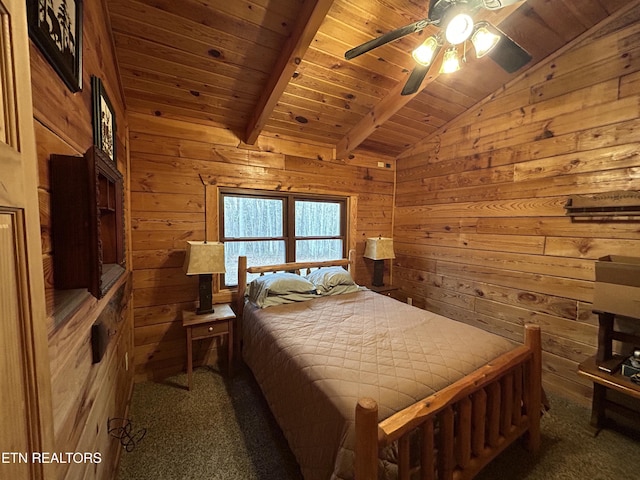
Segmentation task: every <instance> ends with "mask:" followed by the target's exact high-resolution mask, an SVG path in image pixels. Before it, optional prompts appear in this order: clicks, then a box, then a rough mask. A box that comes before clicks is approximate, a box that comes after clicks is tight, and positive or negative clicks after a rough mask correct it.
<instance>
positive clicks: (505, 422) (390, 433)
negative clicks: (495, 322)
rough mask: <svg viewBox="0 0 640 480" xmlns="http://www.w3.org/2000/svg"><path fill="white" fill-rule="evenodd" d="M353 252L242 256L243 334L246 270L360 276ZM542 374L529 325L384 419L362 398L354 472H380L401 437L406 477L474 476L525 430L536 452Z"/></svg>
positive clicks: (368, 476) (445, 479)
mask: <svg viewBox="0 0 640 480" xmlns="http://www.w3.org/2000/svg"><path fill="white" fill-rule="evenodd" d="M354 260H355V252H354V251H353V250H352V251H350V252H349V258H348V259H347V258H343V259H339V260H333V261H321V262H297V263H284V264H280V265H268V266H260V267H248V268H247V258H246V257H239V259H238V298H237V311H238V320H239V323H238V330H239V331H238V333H239V335H237V336H236V338H238V341H239V342H240V341H241V336H242V315H243V312H244V295H245V292H246V286H247V273H258V274H260V275H264V274H265V273H269V272H277V271H288V272H294V273H297V274H301V273H302V274H305V273H304V272H305V271H306V272H307V273H308V272H309V271H310V270H311V269H314V268H319V267H328V266H342V267H344V268H347V269H348V270H349V272H350V273H351V274H352V276H354V264H355V261H354ZM237 351H241V350H240V349H239V350H237ZM541 377H542V352H541V335H540V327H539V326H538V325H526V326H525V328H524V345H521V346H518V347H516V348H515V349H513V350H511V351H509V352H507V353H505V354H503V355H501V356H500V357H498V358H496V359H495V360H493V361H492V362H490V363H488V364H486V365H485V366H483V367H481V368H479V369H478V370H476V371H474V372H472V373H470V374H469V375H467V376H465V377H464V378H462V379H460V380H458V381H457V382H455V383H453V384H451V385H449V386H448V387H446V388H444V389H442V390H440V391H438V392H436V393H434V394H433V395H430V396H429V397H427V398H425V399H423V400H420V401H419V402H416V403H415V404H413V405H410V406H409V407H407V408H405V409H403V410H401V411H399V412H397V413H395V414H394V415H392V416H390V417H388V418H386V419H384V420H381V421H378V406H377V403H376V402H375V400H373V399H371V398H361V399H360V400H359V401H358V403H357V405H356V406H355V420H356V421H355V434H356V445H355V465H354V469H355V478H356V479H357V480H375V479H377V478H378V466H379V460H378V454H379V451H380V450H381V449H382V448H385V447H387V446H389V445H391V444H393V443H394V442H397V449H398V478H399V479H400V480H408V479H410V478H412V479H413V478H419V479H420V480H436V479H437V480H454V479H455V480H462V479H471V478H473V477H474V476H475V475H476V474H477V473H478V472H479V471H480V470H481V469H482V468H483V467H484V466H485V465H487V464H488V463H489V462H490V461H491V460H493V459H494V458H495V457H496V456H497V455H498V454H499V453H500V452H502V451H503V450H504V449H505V448H506V447H507V446H509V445H510V444H511V443H513V442H514V441H515V440H517V439H518V438H520V437H524V438H525V446H526V448H527V449H528V450H529V451H530V452H531V453H537V451H538V450H539V447H540V416H541V412H542V406H543V405H542V402H543V392H542V378H541ZM415 431H419V432H420V435H421V441H420V448H419V452H418V454H417V455H415V453H414V452H412V451H411V448H410V437H411V436H412V434H413V432H415ZM412 456H414V457H417V458H410V457H412Z"/></svg>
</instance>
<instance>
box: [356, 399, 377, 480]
mask: <svg viewBox="0 0 640 480" xmlns="http://www.w3.org/2000/svg"><path fill="white" fill-rule="evenodd" d="M355 453H356V459H355V478H356V480H372V479H377V478H378V461H377V459H378V404H377V403H376V401H375V400H373V399H372V398H361V399H360V400H359V401H358V404H357V405H356V451H355Z"/></svg>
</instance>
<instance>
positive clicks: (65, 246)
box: [51, 147, 125, 298]
mask: <svg viewBox="0 0 640 480" xmlns="http://www.w3.org/2000/svg"><path fill="white" fill-rule="evenodd" d="M123 203H124V196H123V181H122V174H121V173H120V172H119V171H118V169H117V167H116V165H115V164H114V163H113V162H112V161H111V160H109V158H108V157H107V156H106V155H105V154H104V153H103V152H102V151H101V150H99V149H98V148H97V147H91V148H90V149H89V150H88V151H87V153H86V154H85V155H84V156H69V155H52V156H51V217H52V219H51V223H52V229H53V276H54V284H55V288H56V289H60V290H67V289H77V288H87V289H88V290H89V292H90V293H91V294H92V295H94V296H95V297H96V298H101V297H102V296H104V294H105V293H106V292H107V291H108V290H109V288H110V287H111V286H112V285H113V284H114V283H115V281H116V280H117V279H118V278H119V277H120V275H122V274H123V273H124V271H125V252H124V209H123Z"/></svg>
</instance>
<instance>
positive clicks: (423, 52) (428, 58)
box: [411, 36, 438, 67]
mask: <svg viewBox="0 0 640 480" xmlns="http://www.w3.org/2000/svg"><path fill="white" fill-rule="evenodd" d="M437 49H438V41H437V40H436V38H435V37H433V36H432V37H429V38H427V39H426V40H425V41H424V42H423V43H422V44H421V45H420V46H419V47H418V48H416V49H415V50H414V51H413V52H411V56H412V57H413V59H414V60H415V61H416V62H417V63H419V64H420V65H422V66H423V67H428V66H429V65H431V62H432V61H433V56H434V55H435V53H436V50H437Z"/></svg>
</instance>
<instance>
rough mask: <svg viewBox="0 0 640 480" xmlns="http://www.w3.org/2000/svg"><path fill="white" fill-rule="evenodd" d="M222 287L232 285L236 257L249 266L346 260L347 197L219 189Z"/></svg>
mask: <svg viewBox="0 0 640 480" xmlns="http://www.w3.org/2000/svg"><path fill="white" fill-rule="evenodd" d="M220 206H221V215H220V241H221V242H224V244H225V263H226V270H227V273H226V275H225V282H224V283H225V285H236V283H237V278H238V271H237V268H238V256H240V255H246V257H247V261H248V263H249V265H277V264H279V263H285V262H304V261H311V260H333V259H336V258H343V257H345V256H346V249H347V241H346V232H347V225H346V223H347V221H346V218H347V214H346V210H347V208H346V207H347V200H346V198H345V197H333V196H320V195H299V194H283V193H279V192H273V193H271V192H261V191H255V190H231V189H221V190H220Z"/></svg>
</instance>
